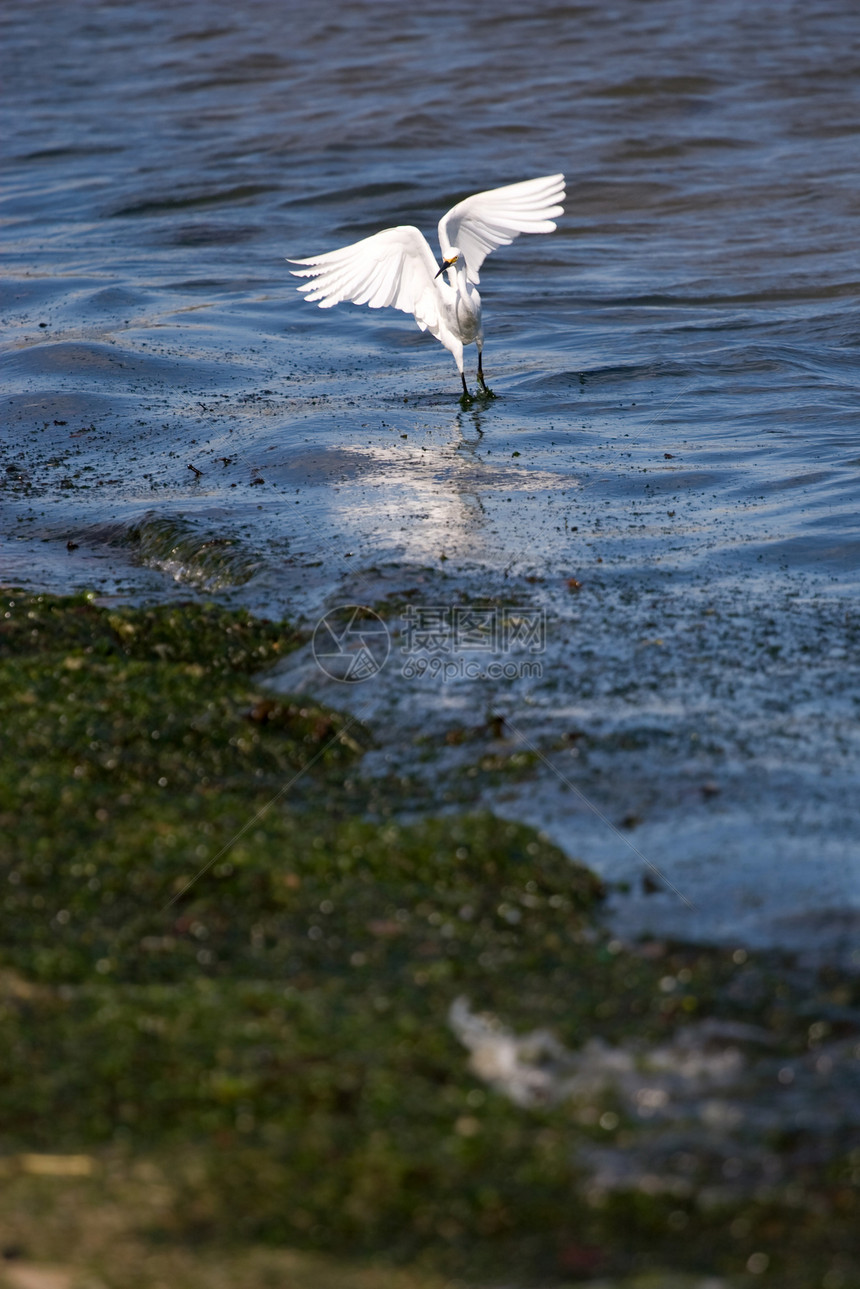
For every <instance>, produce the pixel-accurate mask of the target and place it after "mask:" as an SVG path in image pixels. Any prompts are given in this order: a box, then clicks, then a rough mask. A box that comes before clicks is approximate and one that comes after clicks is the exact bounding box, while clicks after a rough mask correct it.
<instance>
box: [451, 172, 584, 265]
mask: <svg viewBox="0 0 860 1289" xmlns="http://www.w3.org/2000/svg"><path fill="white" fill-rule="evenodd" d="M564 195H565V194H564V175H544V176H543V177H542V178H541V179H527V180H526V181H525V183H520V184H508V185H507V187H505V188H491V189H490V190H489V191H488V192H476V193H475V195H474V196H473V197H467V198H466V200H465V201H459V202H458V203H457V205H456V206H452V208H451V209H450V210H449V211H448V214H447V215H443V216H442V218H441V219H440V220H439V245H440V246H441V248H442V258H443V259H445V260H447V259H449V258H450V252H451V248H452V247H454V246H456V247H457V249H458V250H459V252H460V254H461V255H462V256H463V257H464V259H465V261H466V273H467V276H468V279H469V281H470V282H479V281H480V275H479V273H478V270H479V269H480V267H481V265H482V264H483V262H484V260H485V259H486V258H487V256H488V255H489V253H490V251H494V250H495V249H496V247H497V246H507V245H508V243H509V242H512V241H513V240H514V238H515V237H516V236H517V235H518V234H519V233H551V232H552V231H553V230H554V228H555V224H554V223H553V220H554V219H555V218H556V216H558V215H562V214H564V210H563V208H562V206H561V202H562V201H564Z"/></svg>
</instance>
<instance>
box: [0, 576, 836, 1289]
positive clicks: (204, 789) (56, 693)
mask: <svg viewBox="0 0 860 1289" xmlns="http://www.w3.org/2000/svg"><path fill="white" fill-rule="evenodd" d="M297 643H298V637H297V635H296V634H295V632H294V631H293V630H292V629H291V628H290V627H289V626H288V625H286V624H277V623H270V622H265V621H262V620H260V619H255V618H253V617H251V616H250V615H248V614H247V613H244V612H240V611H232V610H228V609H224V608H219V607H217V606H214V605H202V604H198V603H188V604H184V605H183V604H180V605H177V604H171V605H169V606H153V607H149V608H125V607H116V606H110V607H108V606H101V605H99V604H97V603H96V602H95V600H94V599H93V598H92V597H90V596H74V597H66V598H63V597H52V596H47V595H33V594H30V593H24V592H16V591H7V592H5V593H4V594H3V596H2V600H1V601H0V667H2V683H0V703H2V709H3V712H2V719H3V728H4V733H5V738H4V742H3V751H2V762H3V765H2V772H1V773H2V777H0V794H1V795H0V816H2V830H0V855H2V865H3V875H2V882H3V886H2V889H3V901H4V902H3V913H4V934H3V943H2V959H0V973H2V974H0V1031H2V1043H3V1050H4V1052H5V1054H6V1057H5V1060H4V1062H3V1076H2V1089H0V1125H2V1127H0V1131H2V1152H3V1153H2V1159H0V1173H2V1179H3V1199H2V1201H0V1222H2V1225H3V1228H4V1230H6V1231H7V1232H9V1235H8V1237H7V1244H6V1248H7V1252H8V1255H9V1256H8V1258H7V1261H8V1266H9V1268H10V1274H13V1273H14V1266H15V1265H16V1264H17V1263H18V1262H21V1263H28V1262H34V1263H38V1262H50V1263H55V1264H62V1265H63V1266H65V1267H67V1268H68V1269H69V1274H70V1275H72V1274H74V1275H80V1276H85V1275H89V1276H90V1277H95V1278H96V1281H97V1282H98V1283H100V1284H105V1285H108V1286H113V1285H114V1284H116V1285H119V1284H123V1285H129V1284H139V1285H140V1286H141V1287H142V1289H143V1287H144V1286H154V1285H155V1284H157V1283H161V1282H162V1280H163V1277H165V1276H166V1277H167V1278H168V1279H169V1280H170V1282H172V1283H175V1284H179V1285H183V1284H186V1283H187V1284H188V1285H192V1284H196V1283H203V1282H204V1280H205V1282H206V1283H209V1282H210V1279H211V1276H212V1275H213V1274H216V1273H215V1272H214V1271H213V1268H215V1267H216V1266H217V1268H218V1270H217V1275H218V1276H220V1277H221V1278H220V1279H219V1280H217V1281H213V1282H215V1283H223V1284H225V1285H228V1284H229V1285H232V1284H234V1283H235V1284H237V1285H238V1284H240V1283H241V1284H243V1285H251V1286H253V1285H255V1284H258V1283H259V1284H260V1285H263V1284H279V1283H289V1284H292V1283H295V1284H297V1285H299V1284H303V1283H308V1284H310V1283H315V1284H319V1285H324V1286H325V1285H330V1286H332V1287H334V1286H340V1285H343V1286H346V1285H351V1284H353V1283H359V1281H360V1282H361V1283H363V1284H364V1283H366V1284H368V1285H370V1284H374V1283H376V1281H375V1280H374V1279H373V1277H374V1276H380V1275H381V1276H383V1277H388V1276H390V1277H391V1279H390V1281H389V1280H388V1279H386V1280H385V1283H389V1282H390V1283H392V1284H395V1285H398V1284H400V1283H402V1284H403V1285H404V1286H406V1285H411V1284H416V1285H417V1284H419V1283H420V1284H426V1285H427V1286H430V1285H431V1284H434V1283H441V1281H439V1280H437V1279H436V1278H437V1277H443V1278H444V1277H451V1276H453V1277H455V1278H456V1280H457V1282H458V1283H464V1284H474V1285H482V1284H498V1283H500V1282H502V1281H504V1283H505V1284H517V1285H524V1286H527V1285H536V1284H557V1283H565V1282H570V1281H572V1280H586V1281H587V1280H588V1279H596V1278H598V1277H599V1278H600V1280H601V1282H602V1283H606V1282H607V1281H609V1280H611V1281H612V1282H613V1283H614V1282H615V1280H616V1279H617V1280H619V1281H621V1280H622V1279H624V1278H628V1279H629V1278H630V1277H637V1276H643V1275H646V1274H650V1275H652V1276H654V1277H656V1279H654V1281H653V1283H659V1284H661V1285H668V1284H669V1283H670V1282H671V1281H670V1276H672V1275H678V1276H681V1277H683V1276H685V1275H686V1276H690V1277H694V1279H693V1280H691V1281H690V1282H689V1283H697V1282H698V1283H700V1282H701V1281H696V1280H695V1277H703V1276H710V1277H711V1278H712V1280H714V1279H715V1282H716V1283H720V1284H721V1283H726V1284H734V1283H746V1282H747V1281H748V1280H749V1281H754V1282H758V1279H759V1278H760V1277H765V1278H766V1277H770V1278H771V1279H772V1281H773V1282H774V1283H779V1284H780V1285H784V1286H797V1287H798V1289H801V1287H803V1289H806V1286H808V1285H822V1286H824V1289H843V1287H844V1286H851V1285H854V1284H860V1269H858V1265H857V1262H856V1257H855V1253H854V1243H855V1236H854V1233H855V1230H856V1223H857V1203H856V1182H857V1180H858V1172H860V1132H858V1128H860V1122H858V1120H860V1116H858V1114H857V1110H856V1097H855V1099H854V1102H853V1109H852V1091H853V1092H854V1093H856V1069H857V1063H858V1042H860V1038H858V1035H860V989H858V985H857V981H856V978H851V977H849V976H846V975H841V974H839V973H838V972H835V971H832V970H830V971H823V972H819V973H817V974H813V973H811V972H810V971H801V970H800V969H798V968H797V967H796V966H795V965H793V964H792V963H791V962H790V961H788V960H785V959H779V958H776V957H767V958H766V957H759V958H756V957H753V956H748V955H747V954H745V953H742V952H740V953H739V952H736V953H732V952H731V951H725V950H709V949H706V948H702V947H692V946H684V945H670V944H665V943H654V942H645V943H642V944H622V943H620V942H619V941H617V940H614V939H612V937H611V936H610V934H609V933H608V932H606V931H605V930H604V928H603V927H602V926H601V922H600V901H601V887H600V883H599V882H598V881H597V879H596V878H594V877H593V876H592V875H591V874H590V873H588V871H587V870H585V869H583V868H581V867H579V866H578V865H576V864H575V863H574V862H572V860H571V859H570V858H568V857H567V856H565V855H563V854H562V853H561V852H560V851H559V850H558V849H557V848H555V847H554V846H552V845H551V844H550V843H549V842H548V841H547V840H546V839H545V838H544V837H543V836H542V835H541V834H539V833H537V832H535V831H534V830H533V829H530V828H527V827H525V826H522V825H518V824H515V823H511V822H507V821H502V820H499V819H497V818H494V817H493V816H491V815H487V814H480V815H474V814H469V813H463V814H447V815H445V816H444V817H440V818H434V817H430V816H427V817H419V818H415V817H414V812H413V816H411V817H410V819H411V821H410V822H404V821H403V818H402V815H403V810H402V805H403V803H402V802H399V801H398V799H397V796H396V791H395V789H394V787H393V786H392V784H391V783H390V782H387V783H386V784H384V785H382V786H381V785H380V783H379V782H378V781H377V780H376V779H374V778H373V777H372V776H368V777H367V778H364V777H363V776H362V768H361V763H362V755H363V752H364V750H365V749H366V748H368V747H370V746H371V744H372V743H374V742H375V743H379V742H380V741H381V740H384V737H385V731H384V730H376V729H367V728H364V727H363V726H361V725H360V724H359V723H357V722H355V721H354V720H352V718H351V717H349V716H348V715H343V714H341V713H338V712H336V711H332V710H329V709H327V708H325V707H324V706H322V705H320V704H319V703H317V702H316V701H314V700H313V699H311V698H309V697H307V696H303V695H295V696H286V695H281V694H278V695H273V694H271V693H269V692H267V690H266V688H265V683H264V681H265V669H266V667H268V666H270V665H271V664H273V663H274V662H276V661H277V660H279V659H281V658H283V657H284V656H285V655H286V654H287V653H288V652H289V651H290V650H291V649H292V648H293V647H294V646H295V645H296V644H297ZM479 756H480V748H477V749H476V758H477V757H479ZM204 870H205V871H204ZM198 875H199V876H198ZM458 1000H460V1002H459V1003H458ZM457 1006H459V1007H460V1009H461V1010H460V1015H461V1016H462V1015H467V1016H468V1017H470V1018H472V1019H471V1020H470V1022H469V1023H470V1024H472V1030H471V1031H469V1033H471V1035H472V1038H473V1040H474V1041H473V1042H472V1045H471V1047H470V1045H469V1043H468V1042H467V1041H465V1040H466V1039H467V1038H468V1037H469V1033H466V1032H465V1029H464V1026H463V1025H462V1024H461V1026H460V1028H459V1030H458V1028H457V1026H456V1024H452V1021H451V1016H452V1007H454V1008H456V1007H457ZM481 1017H483V1018H484V1019H483V1020H481ZM465 1028H467V1027H465ZM518 1036H519V1037H518ZM505 1054H507V1056H506V1057H505ZM503 1057H504V1058H505V1059H507V1061H508V1065H507V1067H506V1068H503V1067H504V1059H503ZM494 1062H495V1064H494ZM518 1080H519V1082H518ZM852 1080H853V1082H852ZM518 1089H519V1092H518ZM523 1089H525V1090H523ZM40 1160H41V1161H42V1162H41V1163H40V1162H39V1161H40ZM63 1160H66V1164H65V1165H64V1164H63V1162H62V1161H63ZM69 1160H78V1161H79V1162H78V1164H69V1163H68V1161H69ZM51 1161H54V1162H53V1163H52V1162H51ZM64 1169H65V1171H64ZM76 1170H77V1171H76ZM129 1249H134V1250H135V1251H136V1252H135V1256H134V1257H133V1258H131V1260H130V1258H129V1254H128V1250H129ZM123 1250H125V1253H123ZM285 1250H287V1251H289V1253H288V1254H287V1253H285V1252H284V1251H285ZM279 1251H280V1252H279ZM288 1256H289V1258H292V1259H293V1261H292V1262H289V1264H288V1263H287V1262H284V1261H281V1262H278V1261H277V1259H278V1257H282V1258H286V1257H288ZM320 1259H322V1260H320ZM395 1267H396V1268H399V1270H397V1271H396V1273H395V1271H394V1269H393V1268H395ZM166 1268H167V1269H166ZM373 1268H376V1270H374V1269H373ZM362 1277H369V1278H367V1279H363V1278H362ZM90 1282H91V1281H88V1283H90ZM11 1283H14V1281H12V1282H11ZM69 1283H70V1284H71V1283H72V1281H71V1280H70V1281H69ZM630 1283H632V1281H630ZM679 1283H687V1282H686V1281H679Z"/></svg>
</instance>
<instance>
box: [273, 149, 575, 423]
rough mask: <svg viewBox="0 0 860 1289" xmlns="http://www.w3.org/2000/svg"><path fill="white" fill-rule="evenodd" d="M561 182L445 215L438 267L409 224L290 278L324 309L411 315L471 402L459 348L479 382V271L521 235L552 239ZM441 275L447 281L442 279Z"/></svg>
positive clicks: (516, 187)
mask: <svg viewBox="0 0 860 1289" xmlns="http://www.w3.org/2000/svg"><path fill="white" fill-rule="evenodd" d="M564 196H565V191H564V175H544V176H543V177H542V178H540V179H527V180H526V181H525V183H517V184H508V186H507V187H505V188H491V189H490V190H489V191H488V192H478V193H475V194H474V196H472V197H467V198H466V199H465V201H459V202H458V203H457V205H456V206H452V208H451V209H450V210H449V211H448V213H447V215H443V216H442V218H441V219H440V221H439V245H440V247H441V250H442V267H441V268H440V267H439V266H438V265H437V264H436V261H435V260H434V258H433V252H432V250H431V249H430V245H429V243H428V241H427V239H426V237H424V235H423V233H421V232H419V230H418V229H417V228H414V227H413V226H412V225H411V224H402V225H400V226H399V227H397V228H385V229H383V231H382V232H381V233H374V235H373V236H372V237H365V238H364V240H363V241H361V242H355V243H353V245H352V246H344V247H341V249H340V250H337V251H327V252H326V254H324V255H312V256H311V257H310V258H309V259H306V260H290V261H289V263H290V264H301V265H303V266H306V267H302V268H300V269H291V270H290V271H291V273H293V274H294V276H295V277H304V278H309V279H310V280H309V281H307V282H303V283H302V285H301V286H300V287H299V288H298V289H299V291H303V292H304V293H305V299H306V300H313V301H314V302H315V303H317V304H318V305H319V306H320V308H321V309H330V308H331V307H332V305H335V304H339V303H340V302H341V301H342V300H351V301H352V303H353V304H369V305H370V307H371V309H382V308H385V307H386V306H387V305H390V306H391V307H393V308H395V309H400V310H402V312H403V313H413V314H414V315H415V321H416V322H417V323H418V326H419V327H420V328H421V330H422V331H429V332H430V334H431V335H432V336H435V337H436V339H437V340H439V341H441V342H442V344H443V345H444V346H445V348H446V349H449V350H450V351H451V353H452V354H453V356H454V362H455V363H456V364H457V370H458V371H459V373H460V379H461V380H462V382H463V395H464V397H465V398H468V397H469V390H468V387H467V385H466V376H465V374H464V371H463V346H464V345H470V344H473V343H474V344H476V345H477V346H478V382H479V384H480V386H481V389H482V391H483V392H484V393H489V392H490V391H489V390H488V389H487V386H486V383H485V381H484V370H483V365H482V361H481V360H482V354H483V348H484V334H483V331H482V330H481V297H480V296H479V294H478V292H477V291H476V290H475V287H476V285H477V283H478V282H479V281H480V275H479V269H480V267H481V265H482V264H483V262H484V260H485V259H486V257H487V256H488V255H489V253H490V251H494V250H495V249H496V247H497V246H507V245H508V244H509V243H510V242H512V241H513V240H514V238H515V237H516V236H517V235H518V234H519V233H551V232H553V230H554V229H555V227H556V225H555V223H554V222H553V221H554V220H555V218H556V216H558V215H561V214H563V208H562V206H561V204H560V203H561V202H562V201H563V200H564ZM446 270H447V274H448V281H447V282H445V281H444V280H440V279H441V278H442V274H444V273H445V271H446Z"/></svg>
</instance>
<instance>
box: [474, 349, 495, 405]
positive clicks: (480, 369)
mask: <svg viewBox="0 0 860 1289" xmlns="http://www.w3.org/2000/svg"><path fill="white" fill-rule="evenodd" d="M483 357H484V355H483V353H482V352H481V350H480V349H479V350H478V384H479V385H480V386H481V393H482V394H487V395H488V396H489V397H490V398H493V397H494V394H493V391H492V390H491V389H490V387H489V385H488V384H487V382H486V381H485V380H484V366H483V361H482V359H483Z"/></svg>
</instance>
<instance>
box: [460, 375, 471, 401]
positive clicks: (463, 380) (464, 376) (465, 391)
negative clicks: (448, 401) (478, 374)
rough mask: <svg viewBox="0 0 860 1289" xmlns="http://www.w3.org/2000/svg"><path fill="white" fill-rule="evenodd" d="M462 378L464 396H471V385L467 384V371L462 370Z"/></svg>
mask: <svg viewBox="0 0 860 1289" xmlns="http://www.w3.org/2000/svg"><path fill="white" fill-rule="evenodd" d="M460 380H461V381H462V382H463V397H464V398H468V397H469V386H468V385H467V384H466V373H465V372H462V371H461V372H460Z"/></svg>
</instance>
